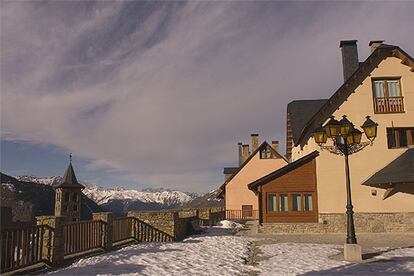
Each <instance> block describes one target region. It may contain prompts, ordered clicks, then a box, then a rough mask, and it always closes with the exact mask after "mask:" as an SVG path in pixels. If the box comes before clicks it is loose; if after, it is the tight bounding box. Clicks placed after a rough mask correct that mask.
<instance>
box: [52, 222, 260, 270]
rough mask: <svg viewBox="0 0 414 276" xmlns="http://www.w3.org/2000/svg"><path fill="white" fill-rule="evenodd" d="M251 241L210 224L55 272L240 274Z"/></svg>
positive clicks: (247, 267) (83, 261)
mask: <svg viewBox="0 0 414 276" xmlns="http://www.w3.org/2000/svg"><path fill="white" fill-rule="evenodd" d="M248 247H249V241H248V240H247V239H246V238H242V237H237V236H234V235H233V234H232V231H231V229H222V228H221V229H220V228H218V227H214V228H210V229H209V231H208V232H207V233H206V234H202V235H195V236H191V237H190V238H187V239H185V240H184V241H182V242H171V243H146V244H136V245H131V246H128V247H125V248H123V249H120V250H118V251H115V252H108V253H105V254H102V255H99V256H94V257H90V258H85V259H81V260H79V261H76V262H75V263H73V264H72V265H71V266H69V267H67V268H64V269H61V270H58V271H53V272H50V273H49V274H53V275H120V274H124V275H151V276H152V275H153V276H161V275H223V276H225V275H240V274H244V273H246V272H247V271H249V270H251V268H252V267H251V266H248V265H246V264H245V261H244V259H245V258H246V257H247V251H248Z"/></svg>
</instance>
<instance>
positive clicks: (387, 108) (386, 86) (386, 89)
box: [372, 78, 404, 113]
mask: <svg viewBox="0 0 414 276" xmlns="http://www.w3.org/2000/svg"><path fill="white" fill-rule="evenodd" d="M372 92H373V96H374V112H375V113H401V112H404V103H403V97H402V94H401V82H400V78H390V79H373V80H372Z"/></svg>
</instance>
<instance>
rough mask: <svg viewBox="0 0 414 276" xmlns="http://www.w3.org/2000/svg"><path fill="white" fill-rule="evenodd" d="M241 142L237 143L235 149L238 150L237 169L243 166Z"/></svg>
mask: <svg viewBox="0 0 414 276" xmlns="http://www.w3.org/2000/svg"><path fill="white" fill-rule="evenodd" d="M242 145H243V143H242V142H238V143H237V147H238V148H239V167H240V166H241V164H243V150H242Z"/></svg>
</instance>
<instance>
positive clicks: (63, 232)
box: [0, 211, 224, 273]
mask: <svg viewBox="0 0 414 276" xmlns="http://www.w3.org/2000/svg"><path fill="white" fill-rule="evenodd" d="M174 213H177V212H175V211H174ZM197 214H198V212H197ZM209 214H210V216H211V218H213V219H215V216H213V214H215V213H211V212H209ZM217 214H218V213H217ZM217 214H215V215H217ZM93 215H94V219H93V220H90V221H80V222H65V221H64V218H63V217H55V216H42V217H37V223H38V225H37V226H19V228H11V229H1V238H0V261H1V271H0V272H1V273H4V272H13V271H15V270H18V269H21V268H25V267H28V266H31V265H34V264H38V263H42V262H43V263H46V264H48V265H50V266H57V265H61V263H62V262H63V261H64V260H67V259H71V258H75V257H79V256H81V255H85V254H90V253H92V252H96V250H105V251H109V250H112V248H113V246H114V245H115V246H123V245H124V244H125V243H127V242H129V241H135V242H168V241H174V240H177V239H178V240H179V239H180V238H178V236H177V237H176V231H173V232H172V234H171V233H167V232H168V231H170V230H165V229H163V230H165V231H167V232H165V231H163V230H161V229H158V228H157V227H154V226H153V225H150V224H149V223H146V222H144V221H143V220H141V219H140V218H137V217H132V216H131V217H125V218H116V219H113V217H112V214H111V213H94V214H93ZM223 215H224V213H223ZM172 217H173V218H178V213H177V214H176V215H175V216H172ZM195 219H197V220H199V217H195ZM181 220H184V219H181ZM172 222H173V224H174V223H176V221H172ZM164 225H170V224H169V223H167V224H164ZM189 225H190V220H188V221H187V220H185V223H181V224H179V225H176V226H175V227H178V228H179V227H181V228H182V227H184V228H185V229H184V228H183V229H184V230H186V229H187V228H188V226H189ZM186 233H187V232H186ZM187 234H188V233H187Z"/></svg>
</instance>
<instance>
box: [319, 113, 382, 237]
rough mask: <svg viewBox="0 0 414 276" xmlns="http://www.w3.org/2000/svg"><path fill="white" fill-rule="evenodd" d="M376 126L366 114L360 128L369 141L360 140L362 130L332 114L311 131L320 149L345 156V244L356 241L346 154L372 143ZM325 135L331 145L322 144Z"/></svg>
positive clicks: (345, 119)
mask: <svg viewBox="0 0 414 276" xmlns="http://www.w3.org/2000/svg"><path fill="white" fill-rule="evenodd" d="M377 127H378V124H377V123H375V122H374V121H372V120H371V119H370V117H369V116H367V117H366V120H365V122H364V124H363V125H362V126H361V128H362V129H363V130H364V132H365V136H366V137H367V139H368V140H369V142H361V138H362V132H361V131H360V130H358V129H357V128H355V126H354V125H353V124H352V123H351V122H350V121H349V120H348V119H347V118H346V115H344V116H342V119H341V120H340V121H339V122H338V121H337V120H335V117H334V116H332V117H331V118H330V120H329V121H328V122H327V123H326V125H325V126H324V127H323V126H322V125H320V126H319V127H318V128H316V129H315V131H314V133H313V138H314V139H315V142H316V143H317V144H318V145H319V146H320V147H321V149H326V150H328V151H329V152H331V153H334V154H338V155H344V156H345V175H346V195H347V197H346V199H347V204H346V215H347V237H346V243H347V244H356V243H357V239H356V236H355V227H354V211H353V208H354V207H353V206H352V199H351V182H350V177H349V161H348V156H349V155H351V154H353V153H356V152H358V151H360V150H362V149H363V148H365V147H366V146H367V145H372V143H373V141H374V139H375V137H376V136H377ZM327 137H329V138H331V139H332V141H333V146H324V144H325V143H326V142H327V140H328V139H327Z"/></svg>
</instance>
